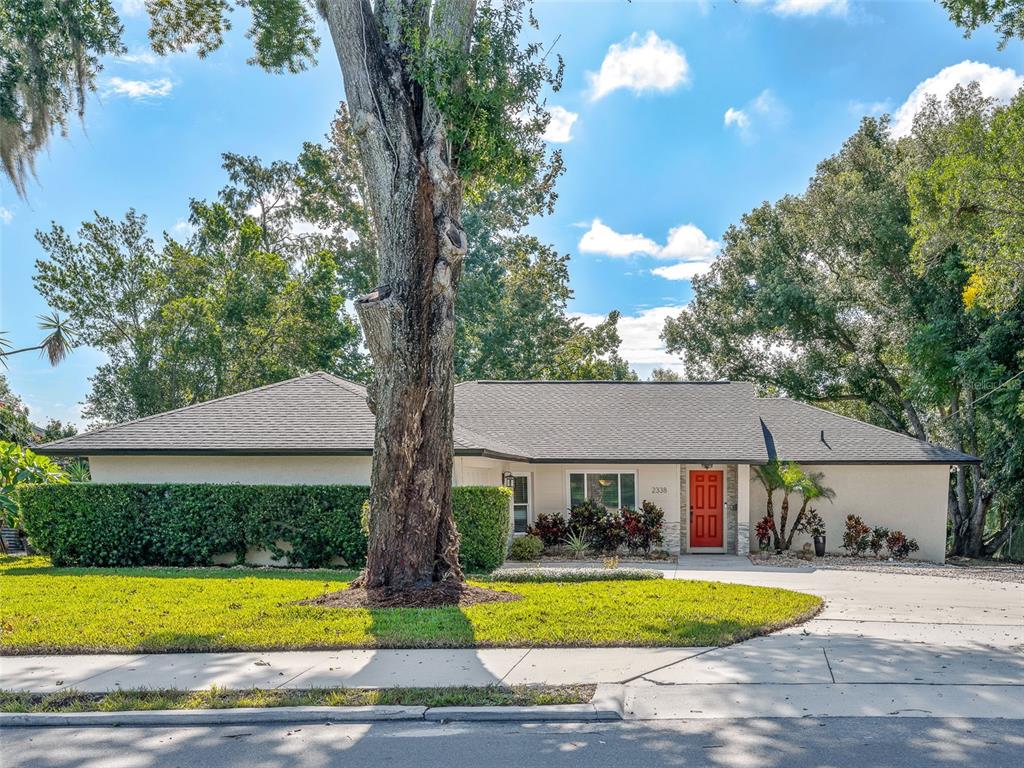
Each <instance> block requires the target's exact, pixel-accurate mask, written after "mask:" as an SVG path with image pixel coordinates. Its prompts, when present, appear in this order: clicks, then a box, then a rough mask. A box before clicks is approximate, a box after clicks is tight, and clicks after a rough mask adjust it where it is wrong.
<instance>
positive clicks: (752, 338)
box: [663, 94, 1024, 556]
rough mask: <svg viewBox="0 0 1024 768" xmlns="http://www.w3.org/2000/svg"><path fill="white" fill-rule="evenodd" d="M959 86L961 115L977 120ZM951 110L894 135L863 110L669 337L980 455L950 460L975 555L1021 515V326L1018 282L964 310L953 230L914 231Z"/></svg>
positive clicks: (704, 357) (702, 373)
mask: <svg viewBox="0 0 1024 768" xmlns="http://www.w3.org/2000/svg"><path fill="white" fill-rule="evenodd" d="M962 96H963V94H954V95H953V96H952V100H951V102H950V105H949V109H952V110H959V111H958V112H956V113H957V114H958V115H960V117H958V118H957V119H958V120H960V119H962V120H964V121H968V122H971V121H977V120H979V119H981V116H982V115H983V114H984V109H985V108H984V105H983V104H981V103H978V102H974V106H973V107H971V108H970V109H962V107H963V106H964V104H965V102H964V99H963V98H962ZM968 101H969V100H968ZM957 104H958V105H959V106H956V105H957ZM944 114H945V115H946V117H941V116H942V115H944ZM940 117H941V119H939V118H940ZM947 118H949V114H946V112H944V111H943V110H942V109H936V108H931V109H926V110H925V111H924V113H923V114H922V116H920V117H919V120H918V123H917V126H916V127H915V131H914V135H913V136H912V137H910V138H908V139H903V140H899V141H897V140H895V139H893V138H892V137H890V136H889V134H888V130H887V120H885V119H883V120H874V119H865V120H864V121H863V123H862V124H861V127H860V129H859V130H858V131H857V133H855V134H854V135H853V136H852V137H851V138H850V139H849V140H848V141H847V142H846V143H845V144H844V146H843V148H842V150H841V151H840V152H839V153H838V154H836V155H835V156H834V157H831V158H829V159H827V160H825V161H823V162H822V163H821V164H820V165H819V166H818V169H817V172H816V173H815V175H814V177H813V178H812V179H811V181H810V183H809V185H808V188H807V190H806V191H805V192H804V193H803V194H801V195H793V196H789V197H786V198H783V199H782V200H779V201H778V202H776V203H771V204H769V203H766V204H764V205H762V206H761V207H759V208H757V209H755V210H754V211H752V212H750V213H748V214H747V215H745V216H744V217H743V218H742V220H741V223H740V224H738V225H736V226H733V227H730V229H729V230H728V232H727V233H726V235H725V238H724V241H725V245H724V247H723V250H722V254H721V257H720V258H719V259H717V260H716V262H715V264H714V265H713V267H712V269H711V271H710V273H709V274H707V275H704V276H700V277H697V278H695V279H694V281H693V285H694V299H693V301H692V302H691V303H690V304H689V305H688V306H687V308H686V309H684V310H683V312H682V313H681V314H680V315H679V316H678V317H676V318H671V319H670V320H669V321H668V322H666V325H665V329H664V334H663V338H664V339H665V341H666V344H667V346H668V348H669V349H670V350H671V351H674V352H677V353H679V354H681V355H683V358H684V362H685V365H686V368H687V372H688V374H690V375H693V376H695V377H699V378H719V377H722V378H731V379H749V380H752V381H755V382H756V383H757V385H758V388H759V389H760V391H761V393H762V394H785V395H788V396H791V397H794V398H797V399H800V400H805V401H810V402H817V403H821V404H823V405H825V406H826V407H829V408H832V409H834V410H837V411H840V412H845V413H851V412H852V413H853V414H854V415H857V416H859V417H866V418H867V419H868V420H870V421H874V422H876V423H878V424H880V425H883V426H887V427H889V428H892V429H897V430H899V431H902V432H906V433H907V434H910V435H912V436H915V437H918V438H921V439H930V440H933V441H936V442H941V443H944V444H946V445H949V446H951V447H954V448H958V449H961V450H965V451H967V452H969V453H974V454H975V455H978V456H980V457H981V458H982V459H983V463H982V465H981V466H980V467H973V468H972V467H965V466H959V467H957V468H956V470H955V475H954V481H953V483H952V485H951V489H950V491H951V492H950V506H949V512H950V520H951V523H952V526H951V528H952V533H953V537H952V543H951V550H952V552H953V553H955V554H962V555H970V556H979V555H990V554H992V553H994V552H996V551H998V550H999V548H1000V547H1002V546H1003V545H1004V544H1005V542H1006V541H1007V539H1008V538H1009V536H1010V535H1011V533H1012V531H1013V530H1014V527H1015V526H1016V525H1017V521H1019V520H1020V519H1021V509H1022V507H1021V505H1020V503H1019V500H1020V499H1021V493H1022V492H1024V472H1022V471H1021V470H1022V467H1024V463H1022V461H1021V456H1022V451H1024V444H1022V438H1021V435H1024V431H1022V422H1021V418H1022V414H1024V408H1022V405H1021V404H1022V402H1024V399H1022V397H1021V387H1020V378H1019V377H1017V374H1019V373H1020V372H1021V370H1022V365H1024V358H1022V356H1021V350H1022V349H1024V339H1022V332H1024V331H1022V329H1024V324H1022V314H1021V313H1022V302H1021V298H1020V288H1019V287H1018V288H1017V289H1016V290H1017V294H1016V297H1015V298H1014V299H1013V300H1011V301H1009V302H1006V304H1005V306H1006V309H1004V310H1003V311H1001V312H993V311H989V310H987V309H986V308H985V307H983V306H980V305H979V306H973V307H967V306H965V304H964V301H963V295H964V290H965V288H967V287H968V285H969V284H970V279H971V275H972V274H973V270H972V267H971V261H970V258H969V257H968V256H966V255H965V254H964V252H963V250H962V249H961V245H960V242H959V241H958V239H957V237H956V236H955V235H956V230H954V231H953V232H950V231H947V230H945V229H942V231H941V232H940V231H939V228H937V229H935V230H930V231H929V232H928V235H927V239H926V240H924V239H922V240H918V241H916V242H915V240H914V235H915V234H917V235H918V236H919V237H921V236H922V232H923V230H920V229H912V223H913V222H912V199H911V189H915V188H920V185H923V184H924V180H927V179H931V178H933V177H932V175H931V172H932V169H934V168H935V167H936V163H940V164H941V162H942V161H941V158H942V157H943V156H945V153H946V152H947V149H946V147H947V146H948V145H947V144H945V143H944V142H945V139H944V137H946V136H949V135H950V133H949V131H948V127H946V126H947V123H948V119H947ZM965 130H966V129H965ZM953 135H956V134H955V132H954V134H953ZM921 174H924V176H923V179H924V180H922V177H921ZM916 185H917V186H916ZM992 215H993V216H995V212H993V214H992ZM1015 216H1016V214H1014V213H1013V211H1008V212H1007V221H1006V222H1004V226H1005V228H1006V230H1007V231H1008V230H1010V229H1012V228H1013V227H1015V226H1016V223H1015V218H1014V217H1015ZM992 226H993V227H995V226H996V225H995V223H993V225H992ZM940 242H944V243H945V245H944V247H939V243H940ZM922 248H927V250H928V257H927V258H926V259H922V258H921V257H920V256H917V255H915V254H916V253H919V252H920V250H921V249H922ZM982 398H984V399H982Z"/></svg>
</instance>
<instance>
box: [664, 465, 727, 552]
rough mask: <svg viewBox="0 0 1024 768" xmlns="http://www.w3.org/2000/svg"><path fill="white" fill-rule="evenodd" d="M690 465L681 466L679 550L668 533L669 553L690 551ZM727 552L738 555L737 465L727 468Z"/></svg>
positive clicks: (666, 542) (667, 547)
mask: <svg viewBox="0 0 1024 768" xmlns="http://www.w3.org/2000/svg"><path fill="white" fill-rule="evenodd" d="M690 469H691V467H690V465H688V464H681V465H680V466H679V534H678V535H679V538H678V545H679V548H678V549H672V548H671V546H672V544H671V540H670V539H669V535H668V533H667V532H666V535H665V546H666V549H668V551H669V552H681V553H685V552H688V551H689V548H690V547H689V542H690V532H689V527H690ZM723 503H724V505H725V510H724V511H725V533H724V542H725V551H726V552H727V553H729V554H733V555H734V554H736V550H737V546H738V539H739V536H738V533H739V525H738V523H739V520H738V515H737V509H738V508H739V497H738V483H737V468H736V465H735V464H727V465H726V466H725V499H724V500H723Z"/></svg>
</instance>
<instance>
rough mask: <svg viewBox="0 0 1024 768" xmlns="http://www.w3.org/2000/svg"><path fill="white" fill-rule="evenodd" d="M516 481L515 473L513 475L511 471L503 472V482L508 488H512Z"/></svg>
mask: <svg viewBox="0 0 1024 768" xmlns="http://www.w3.org/2000/svg"><path fill="white" fill-rule="evenodd" d="M515 483H516V478H515V475H513V474H512V473H511V472H503V473H502V474H501V484H502V485H504V486H505V487H506V488H511V487H512V486H514V485H515Z"/></svg>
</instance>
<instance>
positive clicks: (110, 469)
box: [89, 456, 370, 485]
mask: <svg viewBox="0 0 1024 768" xmlns="http://www.w3.org/2000/svg"><path fill="white" fill-rule="evenodd" d="M89 470H90V472H91V473H92V479H93V481H94V482H97V483H256V484H265V485H293V484H298V485H303V484H305V485H321V484H332V483H337V484H340V485H369V484H370V457H369V456H90V457H89Z"/></svg>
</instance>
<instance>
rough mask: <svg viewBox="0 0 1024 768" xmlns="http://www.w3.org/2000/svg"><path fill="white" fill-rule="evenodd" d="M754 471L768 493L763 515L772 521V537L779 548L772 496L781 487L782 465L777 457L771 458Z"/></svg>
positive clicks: (776, 547)
mask: <svg viewBox="0 0 1024 768" xmlns="http://www.w3.org/2000/svg"><path fill="white" fill-rule="evenodd" d="M754 473H755V474H756V475H757V479H758V480H760V481H761V485H763V486H764V489H765V491H766V492H767V494H768V504H767V507H766V509H765V515H766V516H767V517H768V519H769V520H771V521H772V538H773V539H774V540H775V541H774V544H775V549H779V547H780V545H781V542H780V541H779V531H778V526H776V525H775V499H774V498H773V496H774V494H775V492H776V491H777V490H779V488H781V487H782V465H781V464H779V461H778V459H772V460H771V461H769V462H768V463H767V464H764V465H762V466H760V467H754Z"/></svg>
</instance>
